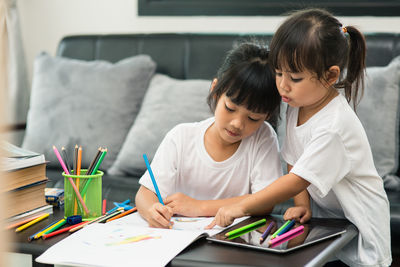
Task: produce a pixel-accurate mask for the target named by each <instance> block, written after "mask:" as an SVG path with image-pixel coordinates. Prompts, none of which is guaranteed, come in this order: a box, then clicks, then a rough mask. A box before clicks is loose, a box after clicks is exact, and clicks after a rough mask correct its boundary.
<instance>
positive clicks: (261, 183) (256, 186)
mask: <svg viewBox="0 0 400 267" xmlns="http://www.w3.org/2000/svg"><path fill="white" fill-rule="evenodd" d="M269 129H270V133H265V134H264V135H263V138H262V140H261V142H260V143H258V144H257V150H256V153H255V155H254V165H253V166H254V167H253V168H252V171H251V178H250V181H251V186H250V188H251V193H255V192H257V191H260V190H261V189H263V188H264V187H266V186H268V185H269V184H271V183H272V182H273V181H275V180H276V179H278V178H279V177H280V176H282V165H281V160H280V155H279V144H278V139H277V136H276V134H275V132H274V131H273V129H272V128H271V127H269Z"/></svg>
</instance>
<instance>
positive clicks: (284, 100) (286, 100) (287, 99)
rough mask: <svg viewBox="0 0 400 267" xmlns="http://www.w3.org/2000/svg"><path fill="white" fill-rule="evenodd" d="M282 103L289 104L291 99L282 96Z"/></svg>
mask: <svg viewBox="0 0 400 267" xmlns="http://www.w3.org/2000/svg"><path fill="white" fill-rule="evenodd" d="M282 101H283V102H286V103H288V102H289V101H290V98H289V97H286V96H282Z"/></svg>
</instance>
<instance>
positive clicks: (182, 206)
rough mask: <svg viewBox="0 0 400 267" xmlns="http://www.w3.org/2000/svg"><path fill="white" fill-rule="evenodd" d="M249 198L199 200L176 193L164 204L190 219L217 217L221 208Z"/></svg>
mask: <svg viewBox="0 0 400 267" xmlns="http://www.w3.org/2000/svg"><path fill="white" fill-rule="evenodd" d="M247 196H249V195H243V196H238V197H232V198H225V199H217V200H197V199H194V198H191V197H189V196H187V195H185V194H183V193H175V194H173V195H171V196H168V197H167V198H166V199H165V201H164V203H165V205H167V206H168V207H171V208H172V210H173V212H174V214H179V215H182V216H188V217H198V216H215V214H217V211H218V209H219V208H221V207H223V206H226V205H231V204H234V203H238V202H239V201H241V200H243V199H245V198H246V197H247ZM271 211H272V209H271Z"/></svg>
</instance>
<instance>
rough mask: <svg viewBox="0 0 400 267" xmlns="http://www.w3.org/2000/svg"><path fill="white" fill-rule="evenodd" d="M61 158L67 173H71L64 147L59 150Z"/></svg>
mask: <svg viewBox="0 0 400 267" xmlns="http://www.w3.org/2000/svg"><path fill="white" fill-rule="evenodd" d="M61 156H62V158H63V160H64V162H65V165H66V166H67V169H68V171H69V172H71V165H69V158H68V154H67V150H66V149H65V147H62V148H61Z"/></svg>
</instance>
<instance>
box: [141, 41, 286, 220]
mask: <svg viewBox="0 0 400 267" xmlns="http://www.w3.org/2000/svg"><path fill="white" fill-rule="evenodd" d="M207 100H208V104H209V106H210V108H211V109H212V111H213V112H214V117H212V118H209V119H206V120H204V121H201V122H196V123H183V124H180V125H177V126H176V127H174V128H173V129H172V130H171V131H170V132H168V133H167V135H166V136H165V138H164V140H163V141H162V143H161V144H160V146H159V148H158V150H157V152H156V154H155V156H154V159H153V161H152V163H151V168H152V171H153V173H154V175H155V179H156V181H157V184H158V187H159V190H160V193H161V196H162V197H163V202H164V204H165V206H164V205H162V204H161V203H159V201H158V198H157V196H156V194H155V193H154V192H155V190H154V187H153V184H152V182H151V179H150V176H149V174H148V172H146V173H145V174H144V175H143V176H142V177H141V179H140V181H139V183H140V184H141V187H140V189H139V190H138V193H137V195H136V205H137V208H138V211H139V213H140V215H141V216H142V217H143V218H144V219H145V220H146V221H147V222H148V223H149V225H150V226H152V227H162V228H168V227H169V226H170V218H171V216H172V215H173V214H179V215H183V216H193V217H194V216H214V215H215V214H216V212H217V211H218V209H219V208H220V207H222V206H223V205H227V204H232V203H236V202H238V201H240V200H241V199H243V198H244V197H245V196H246V195H248V194H250V193H255V192H257V191H259V190H261V189H262V188H264V187H265V186H267V185H269V184H270V183H271V182H273V181H274V180H275V179H277V178H278V177H280V176H281V175H282V167H281V163H280V156H279V151H278V150H279V146H278V141H277V136H276V134H275V131H274V129H273V128H272V127H271V125H270V124H269V123H268V122H266V120H273V119H274V118H275V119H276V117H277V114H279V106H280V103H281V98H280V96H279V93H278V91H277V89H276V84H275V77H274V73H273V70H272V69H271V68H270V66H269V64H268V50H267V49H266V48H265V47H263V46H260V45H256V44H253V43H243V44H240V45H239V46H238V47H236V48H234V49H233V50H232V51H230V52H229V53H228V55H227V57H226V59H225V62H224V63H223V65H222V67H221V68H220V69H219V71H218V74H217V77H216V78H215V79H214V80H213V82H212V84H211V89H210V93H209V96H208V99H207ZM187 112H190V110H188V111H187Z"/></svg>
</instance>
